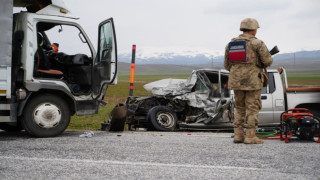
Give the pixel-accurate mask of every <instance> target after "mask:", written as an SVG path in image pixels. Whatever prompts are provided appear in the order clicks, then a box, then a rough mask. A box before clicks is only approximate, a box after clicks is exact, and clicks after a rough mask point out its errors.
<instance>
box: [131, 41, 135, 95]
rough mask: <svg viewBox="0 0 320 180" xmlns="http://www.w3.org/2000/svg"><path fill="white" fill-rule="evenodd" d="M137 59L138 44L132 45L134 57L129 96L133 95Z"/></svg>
mask: <svg viewBox="0 0 320 180" xmlns="http://www.w3.org/2000/svg"><path fill="white" fill-rule="evenodd" d="M135 61H136V45H132V59H131V72H130V92H129V96H133V84H134V70H135Z"/></svg>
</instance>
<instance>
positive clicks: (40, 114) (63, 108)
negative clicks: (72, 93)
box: [22, 94, 70, 137]
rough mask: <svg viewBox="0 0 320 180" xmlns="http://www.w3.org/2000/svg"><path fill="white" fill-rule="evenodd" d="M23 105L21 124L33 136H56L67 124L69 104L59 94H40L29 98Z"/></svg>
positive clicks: (68, 120)
mask: <svg viewBox="0 0 320 180" xmlns="http://www.w3.org/2000/svg"><path fill="white" fill-rule="evenodd" d="M25 107H26V108H25V109H24V112H23V116H22V125H23V127H24V129H25V130H26V131H27V132H28V133H30V134H31V135H33V136H36V137H54V136H58V135H60V134H61V133H62V132H63V131H64V130H65V129H66V128H67V127H68V125H69V122H70V110H69V106H68V105H67V103H66V102H65V100H63V99H62V98H61V97H59V96H56V95H52V94H40V95H38V96H36V97H34V98H33V99H31V100H30V101H29V103H28V104H27V105H26V106H25Z"/></svg>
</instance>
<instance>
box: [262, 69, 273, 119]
mask: <svg viewBox="0 0 320 180" xmlns="http://www.w3.org/2000/svg"><path fill="white" fill-rule="evenodd" d="M274 91H275V85H274V77H273V73H269V85H268V86H267V87H264V88H263V89H262V91H261V102H262V109H261V110H260V113H259V125H271V124H272V123H273V118H274V116H273V92H274Z"/></svg>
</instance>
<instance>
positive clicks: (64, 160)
mask: <svg viewBox="0 0 320 180" xmlns="http://www.w3.org/2000/svg"><path fill="white" fill-rule="evenodd" d="M0 159H3V160H20V161H50V162H69V163H93V164H110V165H133V166H155V167H180V168H207V169H236V170H250V171H257V170H259V171H265V170H266V169H260V168H250V167H236V166H213V165H196V164H171V163H154V162H137V161H135V162H130V161H111V160H90V159H61V158H37V157H17V156H15V157H10V156H0Z"/></svg>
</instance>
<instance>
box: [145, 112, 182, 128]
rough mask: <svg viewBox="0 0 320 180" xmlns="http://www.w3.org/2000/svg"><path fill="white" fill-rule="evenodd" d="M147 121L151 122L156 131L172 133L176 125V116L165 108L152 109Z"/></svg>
mask: <svg viewBox="0 0 320 180" xmlns="http://www.w3.org/2000/svg"><path fill="white" fill-rule="evenodd" d="M147 119H148V120H149V121H151V123H152V125H153V126H154V128H155V129H156V130H159V131H173V130H175V128H176V124H177V119H178V118H177V115H176V113H175V112H173V111H172V110H171V109H170V108H168V107H166V106H156V107H153V108H152V109H151V110H150V111H149V112H148V115H147Z"/></svg>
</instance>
